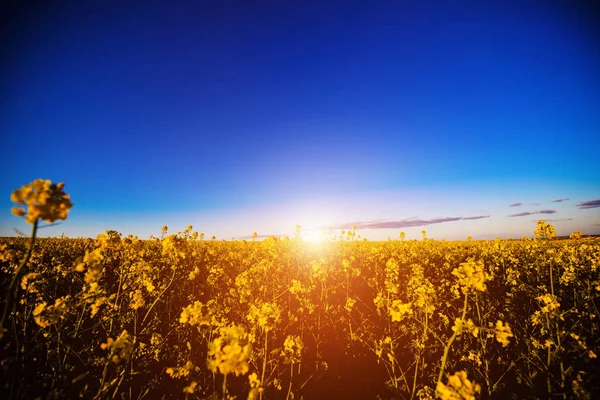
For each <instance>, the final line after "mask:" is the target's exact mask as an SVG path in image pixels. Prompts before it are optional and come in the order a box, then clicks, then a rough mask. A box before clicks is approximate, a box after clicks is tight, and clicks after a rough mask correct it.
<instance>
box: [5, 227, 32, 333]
mask: <svg viewBox="0 0 600 400" xmlns="http://www.w3.org/2000/svg"><path fill="white" fill-rule="evenodd" d="M38 221H39V220H38V219H36V220H35V221H33V229H32V231H31V239H30V241H29V249H27V254H26V255H25V258H24V259H23V260H22V261H21V264H19V267H18V268H17V270H16V271H15V274H14V275H13V277H12V280H11V281H10V285H9V286H8V290H7V291H6V301H5V302H4V310H3V311H2V319H1V320H0V331H3V330H4V321H5V320H6V315H7V314H8V308H9V305H10V302H11V299H12V291H13V288H14V286H15V284H16V283H17V279H18V277H19V274H20V273H21V270H22V269H23V268H25V266H26V265H27V263H28V262H29V259H30V258H31V254H32V253H33V246H34V245H35V237H36V234H37V229H38ZM15 292H16V290H15Z"/></svg>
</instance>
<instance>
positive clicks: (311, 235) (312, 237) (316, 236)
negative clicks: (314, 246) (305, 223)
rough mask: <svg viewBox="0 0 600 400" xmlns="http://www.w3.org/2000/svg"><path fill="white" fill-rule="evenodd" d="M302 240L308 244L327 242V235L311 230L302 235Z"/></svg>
mask: <svg viewBox="0 0 600 400" xmlns="http://www.w3.org/2000/svg"><path fill="white" fill-rule="evenodd" d="M302 240H304V241H307V242H313V243H314V242H323V241H325V235H324V234H323V232H322V231H320V230H317V229H315V230H311V231H308V232H303V233H302Z"/></svg>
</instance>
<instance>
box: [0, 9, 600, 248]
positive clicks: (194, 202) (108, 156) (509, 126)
mask: <svg viewBox="0 0 600 400" xmlns="http://www.w3.org/2000/svg"><path fill="white" fill-rule="evenodd" d="M9 3H11V4H9V5H5V6H3V7H5V10H4V12H3V13H1V14H2V15H3V17H2V18H3V21H2V26H3V28H2V29H3V32H2V35H1V37H2V38H3V39H2V40H3V42H2V47H1V48H2V53H3V56H2V59H3V60H4V61H3V62H2V64H0V68H1V69H0V73H1V77H0V133H1V136H0V151H1V160H0V193H4V194H5V195H4V200H2V201H1V202H0V235H13V234H14V230H13V229H14V228H17V229H19V230H26V226H25V224H24V222H22V221H20V220H19V219H18V218H16V217H13V216H11V215H10V208H11V206H12V204H11V202H10V199H9V196H10V193H11V191H12V190H13V189H15V188H17V187H19V186H21V185H22V184H24V183H27V182H30V181H31V180H33V179H36V178H45V179H51V180H52V181H57V182H58V181H63V182H65V183H66V187H65V190H66V191H67V192H68V193H70V194H71V197H72V200H73V202H74V204H75V206H74V207H73V209H72V211H71V214H70V216H69V218H68V220H67V221H65V222H64V223H62V224H61V225H59V226H54V227H49V228H46V229H44V230H43V231H42V233H43V235H47V236H54V235H60V234H61V233H63V232H64V233H66V234H67V235H69V236H74V237H76V236H90V237H95V236H96V235H97V234H98V233H100V232H103V231H104V230H105V229H115V230H118V231H120V232H122V233H124V234H128V233H132V234H135V235H139V236H140V237H148V236H149V235H150V234H151V233H153V234H155V235H158V234H159V233H160V228H161V227H162V226H163V225H165V224H166V225H168V226H169V227H170V229H171V231H177V230H182V229H184V228H185V227H186V226H187V225H189V224H191V225H193V226H194V228H195V229H196V230H198V231H200V232H204V233H206V235H208V236H211V235H215V236H217V237H218V238H224V239H230V238H232V237H236V238H240V237H243V236H245V235H251V234H252V232H254V231H256V232H258V233H259V234H261V235H271V234H276V235H280V234H281V235H283V234H291V233H293V231H294V226H295V225H296V224H300V225H301V226H303V227H304V228H305V229H306V230H310V229H320V228H322V227H338V228H341V227H344V226H348V225H349V224H353V223H356V224H357V225H358V226H359V227H361V228H360V229H359V233H360V234H362V235H363V236H365V237H367V238H369V239H372V240H380V239H387V237H388V236H392V237H397V235H398V233H399V232H400V231H405V232H406V233H407V236H408V237H409V238H410V237H414V238H417V237H420V232H421V230H422V229H426V230H427V232H428V233H429V236H433V237H435V238H438V239H441V238H446V239H463V238H465V237H466V236H467V235H472V236H473V237H474V238H482V239H487V238H493V237H496V236H498V237H521V236H523V235H531V234H532V232H533V230H534V228H535V221H536V220H537V219H547V220H552V223H553V224H554V225H555V227H556V228H557V231H558V233H559V234H568V233H570V232H572V231H574V230H577V229H579V230H581V231H582V232H584V233H600V204H596V203H594V202H592V203H586V202H590V201H593V200H596V199H599V198H600V173H598V171H600V157H598V148H600V139H599V138H600V135H599V132H600V113H599V112H598V110H600V72H599V71H600V39H599V38H600V20H599V19H598V17H597V15H600V13H598V11H599V10H598V7H597V6H596V8H595V9H594V6H593V2H566V1H564V2H560V1H552V2H545V1H519V2H504V1H485V2H481V1H456V2H443V1H418V2H417V1H404V2H403V1H401V2H355V1H319V2H306V1H287V2H276V1H271V2H263V1H256V2H245V1H223V2H215V1H197V2H168V3H167V2H148V1H145V2H96V1H89V2H87V1H86V2H41V1H40V2H37V3H36V2H16V1H13V2H9ZM450 3H451V4H450ZM561 198H568V199H569V200H565V201H562V202H552V200H556V199H561ZM514 203H523V204H522V205H520V206H515V207H509V206H510V205H511V204H514ZM540 211H544V212H542V213H537V212H540ZM521 213H532V214H526V215H520V216H511V215H516V214H521ZM474 217H482V218H477V219H475V218H474ZM467 218H474V219H467Z"/></svg>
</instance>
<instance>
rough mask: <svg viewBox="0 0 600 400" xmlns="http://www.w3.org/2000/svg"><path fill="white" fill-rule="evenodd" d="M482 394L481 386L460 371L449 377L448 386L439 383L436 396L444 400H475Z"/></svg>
mask: <svg viewBox="0 0 600 400" xmlns="http://www.w3.org/2000/svg"><path fill="white" fill-rule="evenodd" d="M480 392H481V386H480V385H478V384H477V383H473V382H471V381H470V380H469V379H467V373H466V372H465V371H458V372H457V373H455V374H454V375H450V376H448V385H445V384H443V383H442V382H438V384H437V387H436V395H437V396H438V397H439V398H440V399H442V400H462V399H464V400H475V395H476V394H478V393H480Z"/></svg>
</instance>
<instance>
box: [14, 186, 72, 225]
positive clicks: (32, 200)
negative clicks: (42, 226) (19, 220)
mask: <svg viewBox="0 0 600 400" xmlns="http://www.w3.org/2000/svg"><path fill="white" fill-rule="evenodd" d="M64 187H65V184H64V183H62V182H61V183H52V182H51V181H50V180H48V179H46V180H43V179H36V180H35V181H33V182H31V183H29V184H26V185H23V186H22V187H21V188H20V189H16V190H15V191H14V192H13V193H12V195H11V196H10V199H11V201H13V202H15V203H17V204H19V206H17V207H13V209H12V213H13V214H14V215H16V216H18V217H25V221H27V223H30V224H33V223H34V222H35V221H37V220H38V219H41V220H42V221H46V222H49V223H52V222H54V221H56V220H59V219H62V220H64V219H67V216H68V214H69V210H70V209H71V207H73V203H71V200H70V196H69V195H68V194H66V193H65V192H64V191H63V188H64Z"/></svg>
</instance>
